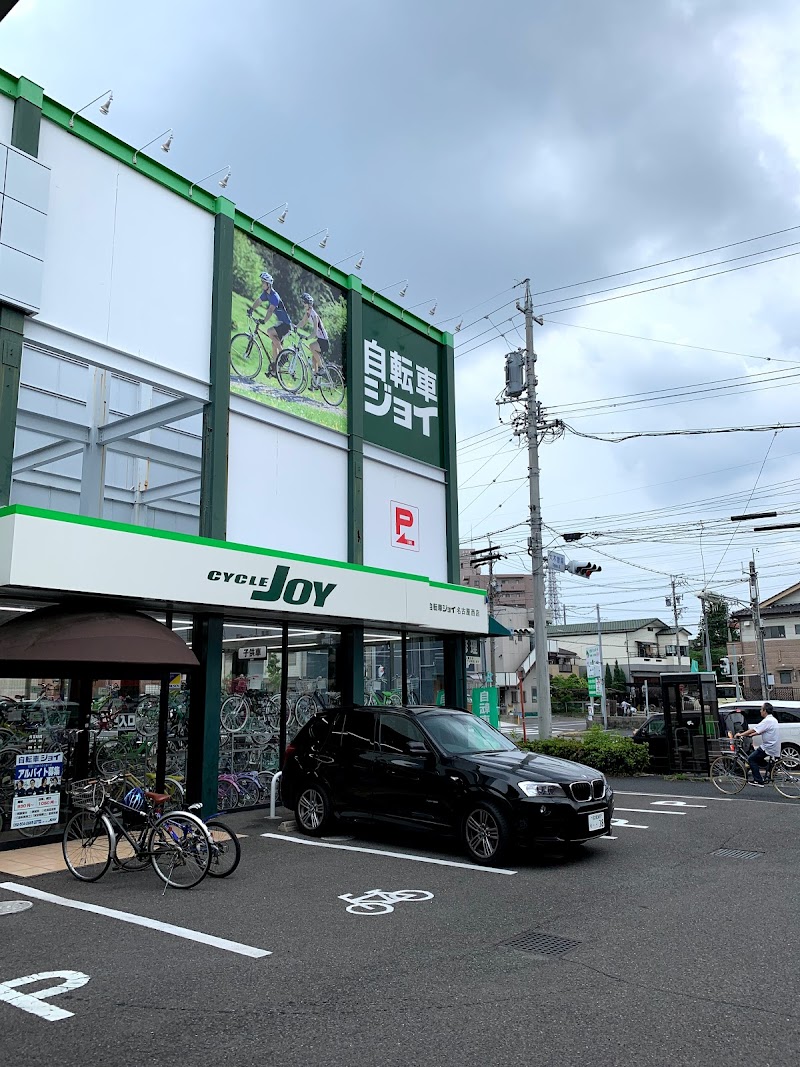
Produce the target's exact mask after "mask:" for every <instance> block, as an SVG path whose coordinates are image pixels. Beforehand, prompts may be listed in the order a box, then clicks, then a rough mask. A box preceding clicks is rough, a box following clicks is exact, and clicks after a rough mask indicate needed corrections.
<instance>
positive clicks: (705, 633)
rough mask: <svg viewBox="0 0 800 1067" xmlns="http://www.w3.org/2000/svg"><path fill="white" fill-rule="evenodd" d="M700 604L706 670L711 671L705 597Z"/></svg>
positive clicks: (709, 636)
mask: <svg viewBox="0 0 800 1067" xmlns="http://www.w3.org/2000/svg"><path fill="white" fill-rule="evenodd" d="M700 603H701V604H702V605H703V646H704V651H705V656H706V670H707V671H711V670H713V667H712V666H711V635H710V634H709V632H708V607H707V601H706V599H705V597H701V598H700Z"/></svg>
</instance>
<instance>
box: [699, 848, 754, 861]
mask: <svg viewBox="0 0 800 1067" xmlns="http://www.w3.org/2000/svg"><path fill="white" fill-rule="evenodd" d="M711 855H712V856H724V857H725V859H729V860H757V859H758V857H759V856H763V855H764V853H763V852H747V851H745V850H744V849H741V848H718V849H717V851H716V852H712V853H711Z"/></svg>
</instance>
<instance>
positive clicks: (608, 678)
mask: <svg viewBox="0 0 800 1067" xmlns="http://www.w3.org/2000/svg"><path fill="white" fill-rule="evenodd" d="M603 692H604V693H605V695H606V696H607V697H610V696H613V695H614V679H613V677H612V674H611V664H610V663H607V664H606V671H605V675H604V676H603Z"/></svg>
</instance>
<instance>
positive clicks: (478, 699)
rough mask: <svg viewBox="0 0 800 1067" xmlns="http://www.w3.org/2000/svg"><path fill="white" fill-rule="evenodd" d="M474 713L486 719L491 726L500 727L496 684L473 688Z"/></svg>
mask: <svg viewBox="0 0 800 1067" xmlns="http://www.w3.org/2000/svg"><path fill="white" fill-rule="evenodd" d="M472 714H473V715H477V716H478V718H479V719H486V721H487V722H488V723H489V725H490V726H494V728H495V729H499V727H500V712H499V709H498V700H497V687H496V686H491V688H488V687H487V688H483V689H473V690H472Z"/></svg>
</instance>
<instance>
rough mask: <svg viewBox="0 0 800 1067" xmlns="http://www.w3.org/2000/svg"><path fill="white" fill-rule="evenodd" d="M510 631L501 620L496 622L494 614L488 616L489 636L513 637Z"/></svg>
mask: <svg viewBox="0 0 800 1067" xmlns="http://www.w3.org/2000/svg"><path fill="white" fill-rule="evenodd" d="M513 636H514V635H513V634H512V632H511V631H510V630H509V629H507V628H506V627H505V626H503V624H502V623H501V622H498V621H497V619H496V618H495V617H494V615H490V616H489V637H513Z"/></svg>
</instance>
